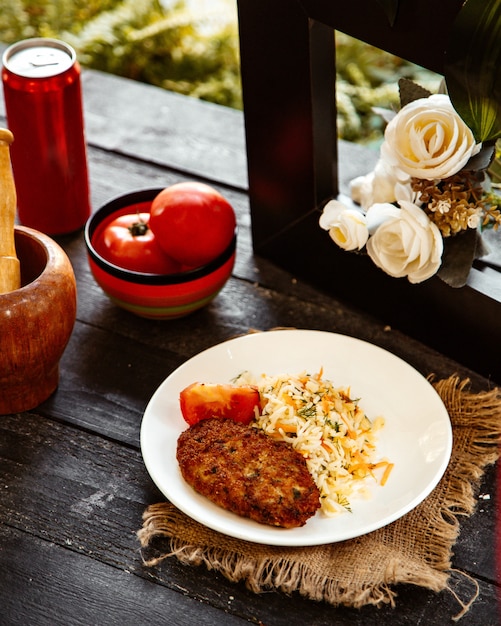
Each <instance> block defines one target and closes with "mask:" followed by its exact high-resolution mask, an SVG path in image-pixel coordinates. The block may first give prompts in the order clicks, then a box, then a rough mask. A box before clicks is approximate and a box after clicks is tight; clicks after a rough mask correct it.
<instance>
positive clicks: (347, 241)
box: [319, 200, 369, 250]
mask: <svg viewBox="0 0 501 626" xmlns="http://www.w3.org/2000/svg"><path fill="white" fill-rule="evenodd" d="M319 224H320V227H321V228H323V229H324V230H327V231H329V235H330V237H331V239H332V240H333V241H334V243H336V244H337V245H338V246H339V247H340V248H343V250H357V249H358V250H361V249H362V248H363V247H364V246H365V243H366V242H367V239H368V237H369V231H368V230H367V225H366V223H365V215H364V214H363V213H362V212H361V211H359V210H357V209H349V208H347V207H346V206H345V205H344V204H342V203H341V202H338V201H337V200H331V201H330V202H328V203H327V204H326V205H325V207H324V210H323V212H322V215H321V216H320V221H319Z"/></svg>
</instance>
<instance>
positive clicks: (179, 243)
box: [150, 182, 236, 267]
mask: <svg viewBox="0 0 501 626" xmlns="http://www.w3.org/2000/svg"><path fill="white" fill-rule="evenodd" d="M150 213H151V220H150V224H151V229H152V231H153V232H154V233H155V236H156V237H157V240H158V243H159V244H160V245H161V246H162V248H163V249H164V250H165V252H166V253H167V254H169V255H170V256H171V257H172V258H174V259H176V261H179V263H181V264H183V265H187V266H190V267H199V266H200V265H205V264H206V263H209V261H212V260H213V259H215V258H216V257H217V256H219V255H220V254H221V253H223V252H224V251H225V249H226V248H227V247H228V245H229V244H230V242H231V240H232V238H233V235H234V233H235V226H236V218H235V212H234V211H233V208H232V206H231V204H230V203H229V202H228V201H227V200H226V199H225V198H224V197H223V196H222V195H221V194H220V193H219V192H218V191H216V190H215V189H213V188H212V187H210V186H209V185H205V184H203V183H196V182H188V183H177V184H176V185H171V186H170V187H167V188H166V189H163V190H162V191H161V192H160V193H159V194H158V195H157V196H156V198H154V200H153V202H152V204H151V210H150Z"/></svg>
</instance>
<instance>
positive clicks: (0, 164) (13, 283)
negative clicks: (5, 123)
mask: <svg viewBox="0 0 501 626" xmlns="http://www.w3.org/2000/svg"><path fill="white" fill-rule="evenodd" d="M13 141H14V137H13V135H12V133H11V132H10V130H7V129H6V128H0V294H2V293H8V292H9V291H14V290H15V289H19V287H20V286H21V268H20V265H19V259H18V258H17V256H16V246H15V242H14V222H15V217H16V202H17V199H16V188H15V185H14V177H13V175H12V166H11V163H10V144H11V143H12V142H13Z"/></svg>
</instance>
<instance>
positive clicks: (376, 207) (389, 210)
mask: <svg viewBox="0 0 501 626" xmlns="http://www.w3.org/2000/svg"><path fill="white" fill-rule="evenodd" d="M400 211H401V209H399V208H398V207H396V206H395V205H394V204H389V203H388V202H381V203H377V204H373V205H372V206H371V207H370V208H369V210H368V211H367V213H366V214H365V219H366V220H367V228H368V230H369V235H373V234H374V233H375V232H376V230H377V229H378V228H379V227H380V226H381V224H383V222H386V220H388V219H390V218H393V217H399V215H400Z"/></svg>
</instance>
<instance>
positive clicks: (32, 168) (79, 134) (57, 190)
mask: <svg viewBox="0 0 501 626" xmlns="http://www.w3.org/2000/svg"><path fill="white" fill-rule="evenodd" d="M2 62H3V67H2V82H3V90H4V99H5V108H6V113H7V124H8V127H9V129H10V131H11V132H12V134H13V135H14V142H13V143H12V145H11V161H12V170H13V173H14V181H15V184H16V193H17V212H18V219H19V221H20V222H21V224H24V225H25V226H29V227H31V228H34V229H36V230H38V231H41V232H43V233H45V234H47V235H61V234H67V233H72V232H74V231H77V230H78V229H80V228H81V227H82V226H83V225H84V224H85V222H86V220H87V218H88V217H89V215H90V198H89V180H88V171H87V154H86V145H85V136H84V120H83V110H82V91H81V85H80V65H79V63H78V61H77V58H76V54H75V51H74V50H73V48H72V47H71V46H69V45H67V44H66V43H64V42H62V41H58V40H56V39H49V38H33V39H26V40H24V41H20V42H18V43H15V44H13V45H11V46H10V47H9V48H7V49H6V50H5V52H4V54H3V59H2Z"/></svg>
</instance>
